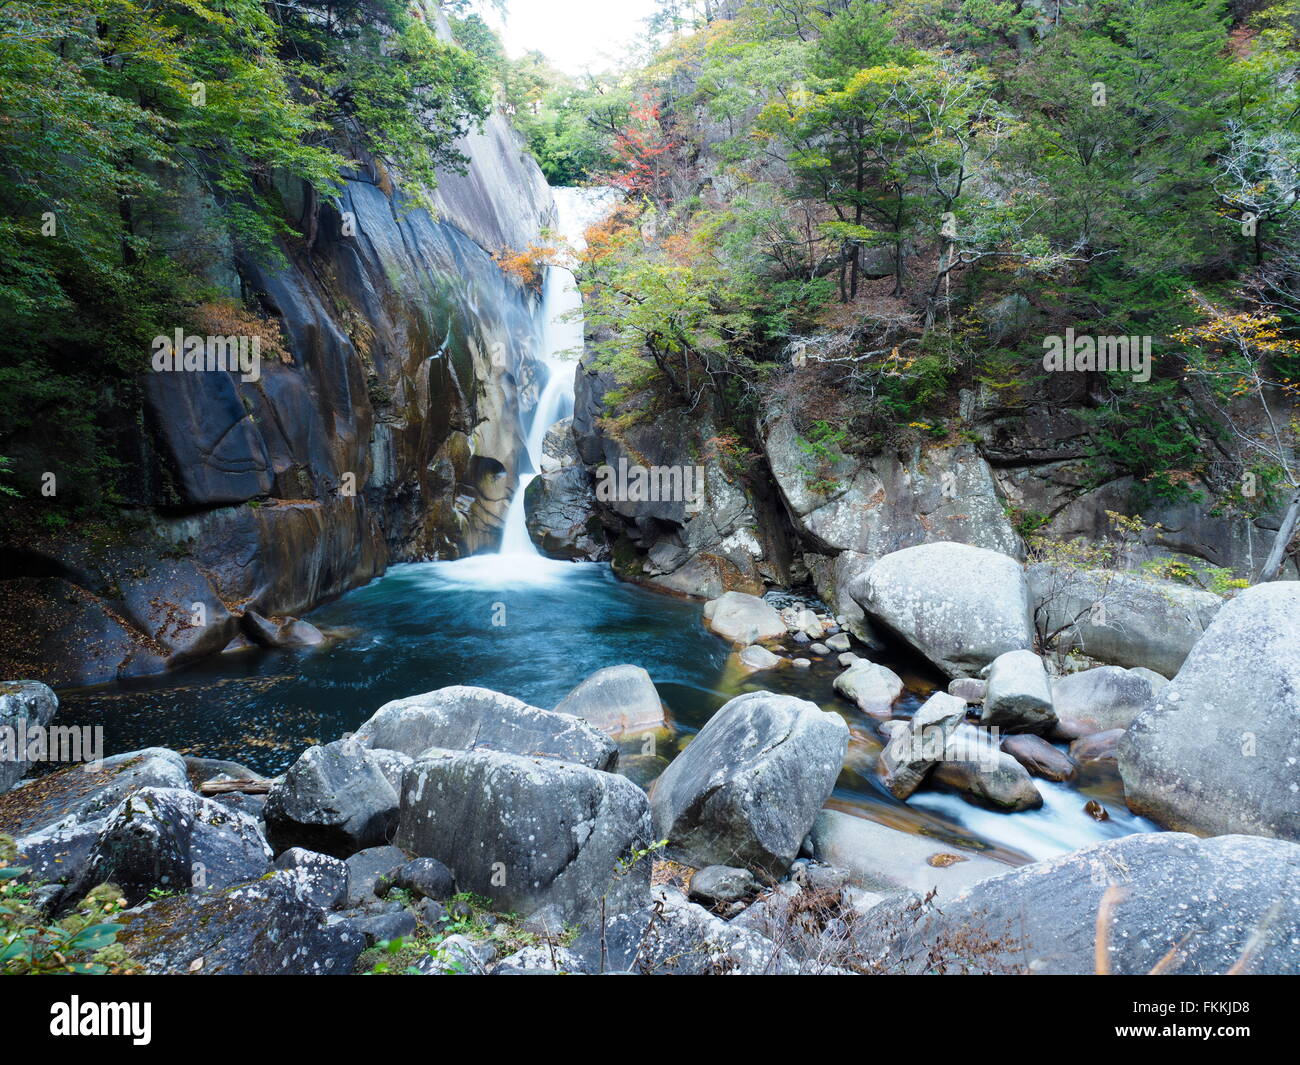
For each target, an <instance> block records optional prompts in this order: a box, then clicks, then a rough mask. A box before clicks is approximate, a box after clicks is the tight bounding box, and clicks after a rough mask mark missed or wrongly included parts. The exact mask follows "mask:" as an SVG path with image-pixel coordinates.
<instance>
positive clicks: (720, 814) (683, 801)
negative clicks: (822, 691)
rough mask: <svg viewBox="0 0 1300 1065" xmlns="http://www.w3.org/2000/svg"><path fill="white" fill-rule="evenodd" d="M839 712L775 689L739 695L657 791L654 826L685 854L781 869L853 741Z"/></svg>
mask: <svg viewBox="0 0 1300 1065" xmlns="http://www.w3.org/2000/svg"><path fill="white" fill-rule="evenodd" d="M848 743H849V729H848V726H847V725H846V724H845V723H844V719H843V718H841V717H840V716H839V715H838V714H831V713H826V712H824V711H822V710H821V709H820V708H819V707H817V706H816V705H815V704H814V703H810V702H806V701H804V700H802V699H796V698H794V697H792V696H788V695H777V694H774V693H772V692H750V693H749V694H746V695H741V696H739V697H737V698H735V699H732V700H731V701H730V702H729V703H727V704H726V705H725V706H723V707H722V708H721V709H720V710H719V711H718V712H717V713H716V714H714V715H713V717H711V718H710V719H709V721H708V723H707V724H706V725H705V726H704V728H702V729H701V730H700V732H699V734H698V735H697V736H696V737H695V739H694V740H692V741H691V743H690V745H689V746H688V747H687V748H686V750H685V751H683V752H682V753H681V754H679V755H678V756H677V758H676V759H675V760H674V761H673V763H672V764H671V765H670V766H669V767H668V768H667V770H665V771H664V774H663V776H661V777H660V778H659V779H658V780H657V781H656V782H655V785H654V788H653V790H652V792H651V797H650V801H651V805H652V807H653V809H654V821H655V834H656V836H657V837H658V838H661V839H667V840H668V841H669V849H668V853H669V854H671V855H673V856H675V857H677V858H679V859H680V860H681V861H684V862H686V863H688V864H691V865H695V866H707V865H743V866H745V867H746V868H748V869H751V870H753V871H756V872H762V873H765V874H768V875H771V876H779V875H781V874H782V873H784V872H785V870H786V869H788V868H789V867H790V863H791V862H792V861H794V859H795V857H796V856H797V855H798V853H799V844H800V843H801V842H802V841H803V838H804V836H805V835H807V833H808V829H809V828H811V827H812V823H813V820H814V818H815V817H816V816H817V811H818V810H820V809H821V806H822V803H824V802H825V801H826V799H827V797H828V796H829V795H830V793H831V789H832V788H834V786H835V780H836V778H837V777H838V776H839V772H840V768H841V766H842V765H843V764H844V754H845V752H846V751H847V750H848Z"/></svg>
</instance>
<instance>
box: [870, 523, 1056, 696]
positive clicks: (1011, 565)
mask: <svg viewBox="0 0 1300 1065" xmlns="http://www.w3.org/2000/svg"><path fill="white" fill-rule="evenodd" d="M850 594H851V595H852V596H853V598H854V599H856V600H857V601H858V603H860V604H861V606H862V609H863V610H864V611H865V612H866V614H867V617H868V618H869V619H870V620H871V621H872V622H875V623H879V624H880V625H882V626H883V627H884V628H886V629H887V630H889V631H892V632H893V633H894V634H895V635H897V636H899V637H900V638H902V639H903V640H904V641H906V642H907V643H908V644H909V645H911V646H912V647H913V648H914V649H915V650H916V651H918V652H919V653H920V654H922V655H924V656H925V657H926V658H927V659H929V660H930V661H931V662H933V663H934V664H935V665H936V666H938V667H939V669H941V670H943V672H944V673H946V674H947V675H948V676H949V677H961V676H969V675H971V674H974V673H977V672H978V671H979V670H981V669H982V668H983V667H984V666H986V665H988V663H990V662H992V661H993V660H994V659H995V658H997V656H998V655H1000V654H1004V653H1006V652H1007V651H1017V650H1024V649H1028V648H1030V647H1032V646H1033V630H1032V628H1031V625H1030V611H1029V588H1028V585H1027V584H1026V582H1025V576H1024V572H1023V570H1022V569H1021V567H1020V564H1019V563H1018V562H1016V560H1015V559H1013V558H1010V557H1008V556H1007V555H1002V554H999V553H998V552H996V551H988V550H985V549H984V548H979V547H969V546H967V545H966V544H954V543H933V544H922V545H920V546H918V547H909V548H906V549H904V550H902V551H895V552H894V553H893V554H890V555H886V556H885V557H884V558H882V559H880V561H878V562H877V563H876V564H875V565H873V566H872V567H871V568H870V569H869V570H867V571H866V573H865V574H863V575H862V576H861V577H859V578H858V579H856V580H855V581H854V583H853V584H852V586H851V587H850Z"/></svg>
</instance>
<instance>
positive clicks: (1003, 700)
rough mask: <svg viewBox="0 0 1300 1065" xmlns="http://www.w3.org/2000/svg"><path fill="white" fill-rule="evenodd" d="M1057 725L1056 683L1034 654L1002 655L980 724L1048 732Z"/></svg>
mask: <svg viewBox="0 0 1300 1065" xmlns="http://www.w3.org/2000/svg"><path fill="white" fill-rule="evenodd" d="M1055 723H1056V711H1055V710H1054V709H1053V707H1052V683H1051V681H1050V680H1049V679H1048V676H1047V668H1046V666H1044V664H1043V660H1042V659H1041V658H1039V657H1038V655H1036V654H1034V652H1033V651H1008V652H1007V653H1006V654H1002V655H998V657H997V658H995V659H994V660H993V664H992V666H991V667H990V669H989V675H988V682H987V685H986V687H985V689H984V702H983V704H982V705H981V707H980V724H981V725H985V726H993V725H996V726H998V727H999V728H1002V729H1005V730H1007V731H1008V732H1045V731H1047V730H1048V729H1050V728H1051V727H1052V726H1053V725H1054V724H1055Z"/></svg>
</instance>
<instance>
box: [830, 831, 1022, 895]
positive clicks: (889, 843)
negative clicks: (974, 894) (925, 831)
mask: <svg viewBox="0 0 1300 1065" xmlns="http://www.w3.org/2000/svg"><path fill="white" fill-rule="evenodd" d="M809 842H810V844H811V850H812V855H813V857H814V858H817V859H818V860H819V861H823V862H826V863H828V864H830V865H833V866H835V867H836V868H838V869H843V870H845V871H846V872H847V873H848V874H849V878H850V880H851V881H852V882H853V883H854V884H855V885H857V886H858V887H862V888H866V889H867V890H868V891H884V892H896V891H908V892H913V891H914V892H917V893H918V894H921V895H924V894H926V893H927V892H929V891H931V890H937V891H938V892H939V898H940V899H941V900H942V899H950V898H952V897H953V895H954V894H956V893H957V892H958V891H960V890H961V889H962V888H964V887H967V886H969V885H970V884H973V883H975V882H976V881H979V880H983V879H984V878H986V877H990V876H998V875H1000V874H1002V873H1005V872H1006V871H1007V868H1008V867H1007V866H1006V865H1004V864H1002V863H1001V862H996V861H994V860H993V859H992V858H986V857H984V856H983V855H981V854H978V853H976V852H974V851H967V850H961V849H958V848H955V847H952V846H950V845H947V844H944V843H941V842H940V841H939V840H936V839H931V838H929V837H926V836H918V835H913V834H911V833H910V832H900V831H898V830H897V829H894V828H887V827H886V826H885V825H882V824H878V823H877V822H875V821H868V820H866V819H865V818H861V817H854V816H853V815H852V814H846V813H842V812H840V811H839V810H823V811H822V812H821V813H820V814H818V816H817V821H816V823H815V824H814V825H813V829H812V833H811V837H810V841H809ZM950 858H951V859H957V860H949V859H950Z"/></svg>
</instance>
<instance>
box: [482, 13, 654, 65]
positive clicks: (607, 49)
mask: <svg viewBox="0 0 1300 1065" xmlns="http://www.w3.org/2000/svg"><path fill="white" fill-rule="evenodd" d="M654 6H655V5H654V0H509V7H508V14H507V18H506V23H505V27H504V30H503V33H502V36H503V37H504V39H505V44H506V51H507V52H509V53H510V55H511V56H518V55H520V54H522V53H524V52H526V51H528V50H529V49H536V50H537V51H539V52H541V53H543V54H544V55H546V56H547V57H548V58H549V59H550V60H551V62H552V63H553V64H554V65H555V66H557V67H559V69H561V70H563V71H565V72H566V73H569V74H581V73H582V72H583V71H585V70H605V69H609V68H610V67H613V66H615V65H616V63H617V60H618V57H619V56H620V55H622V53H623V51H624V46H625V45H626V44H627V42H628V41H629V40H631V39H632V38H634V37H636V36H637V34H638V32H639V31H640V30H641V20H642V19H644V18H646V17H647V16H648V15H650V14H651V12H652V11H653V10H654ZM489 20H490V21H491V22H492V23H493V25H494V26H496V27H497V28H498V29H501V28H502V27H501V24H500V22H499V20H497V18H496V17H495V16H494V15H493V16H490V18H489Z"/></svg>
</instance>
